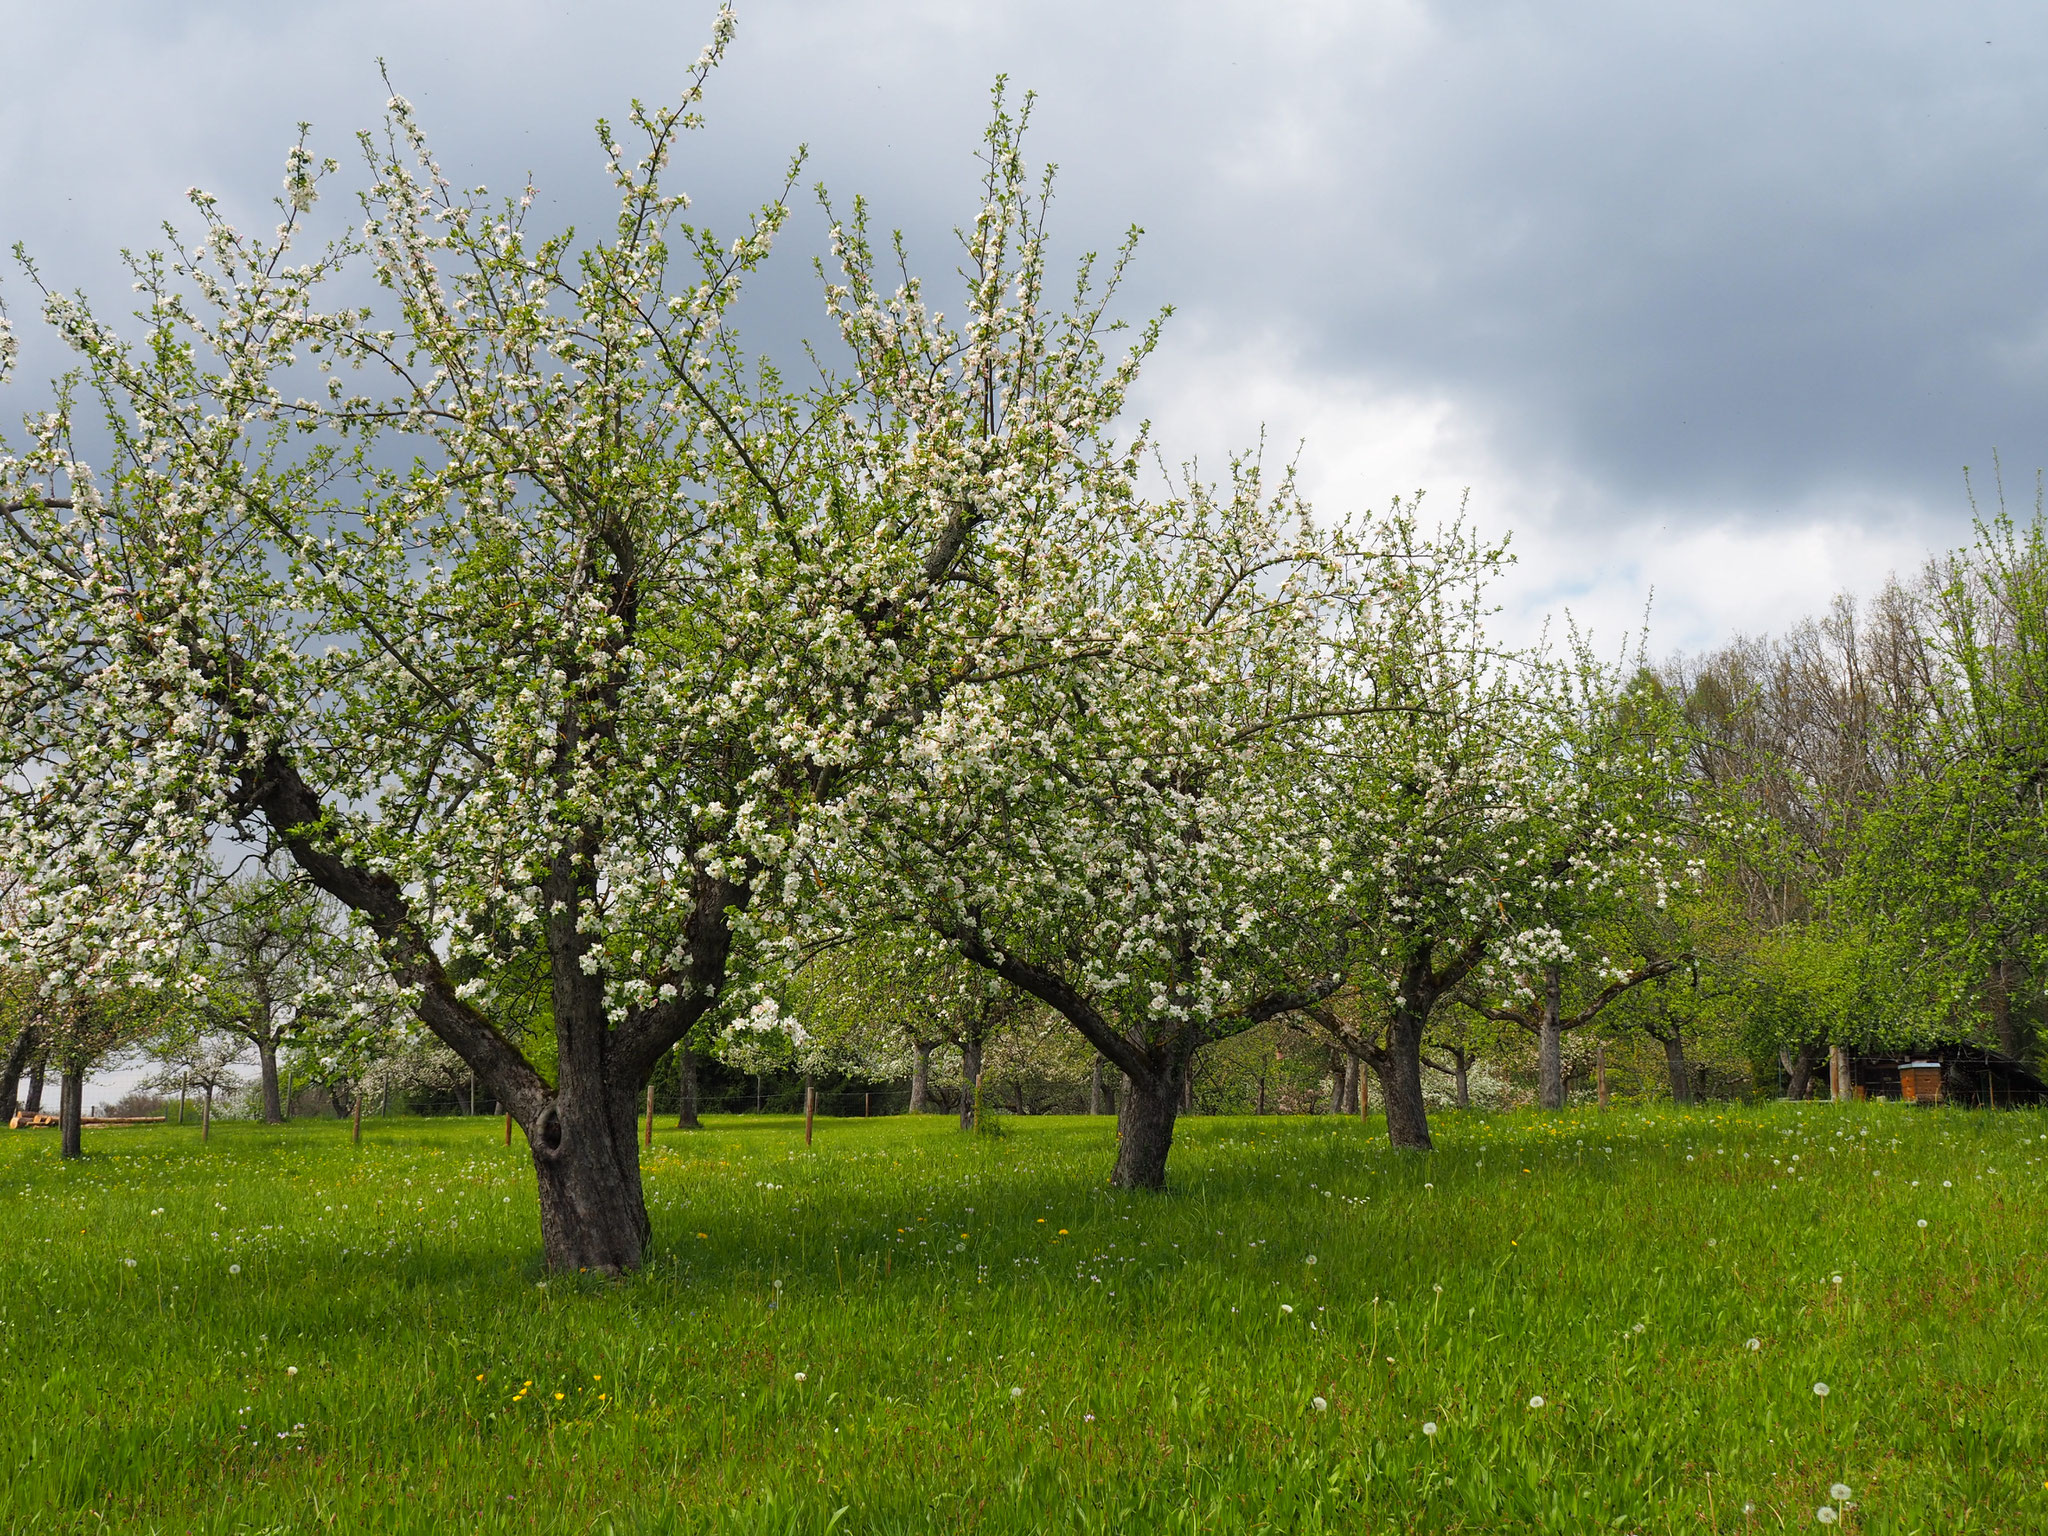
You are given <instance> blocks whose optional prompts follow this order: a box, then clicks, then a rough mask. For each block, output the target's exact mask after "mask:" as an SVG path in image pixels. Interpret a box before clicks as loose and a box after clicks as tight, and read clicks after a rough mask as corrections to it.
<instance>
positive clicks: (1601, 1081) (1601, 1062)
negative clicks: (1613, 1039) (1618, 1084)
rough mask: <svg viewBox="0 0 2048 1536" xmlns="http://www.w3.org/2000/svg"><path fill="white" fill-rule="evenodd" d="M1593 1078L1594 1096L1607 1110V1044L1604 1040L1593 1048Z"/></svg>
mask: <svg viewBox="0 0 2048 1536" xmlns="http://www.w3.org/2000/svg"><path fill="white" fill-rule="evenodd" d="M1593 1077H1594V1084H1593V1093H1594V1096H1595V1097H1596V1098H1597V1099H1598V1100H1599V1103H1600V1107H1601V1108H1602V1109H1605V1108H1606V1107H1607V1042H1606V1041H1604V1040H1603V1041H1602V1042H1601V1043H1600V1044H1598V1045H1596V1046H1594V1047H1593Z"/></svg>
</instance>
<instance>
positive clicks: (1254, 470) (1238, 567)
mask: <svg viewBox="0 0 2048 1536" xmlns="http://www.w3.org/2000/svg"><path fill="white" fill-rule="evenodd" d="M1381 531H1382V530H1379V529H1366V530H1359V529H1354V528H1351V527H1349V526H1344V525H1339V526H1336V527H1319V526H1318V525H1317V524H1316V522H1315V521H1314V520H1313V519H1312V518H1311V517H1310V515H1309V511H1308V509H1307V507H1306V506H1304V505H1303V504H1302V503H1301V502H1300V501H1299V500H1298V499H1297V498H1296V496H1295V494H1294V490H1293V486H1292V483H1291V481H1288V482H1285V483H1283V484H1282V485H1281V486H1280V487H1279V488H1278V489H1277V490H1275V489H1273V488H1271V487H1270V486H1268V485H1267V484H1266V483H1265V481H1264V480H1263V478H1262V476H1261V473H1260V470H1259V467H1258V465H1257V464H1256V463H1255V462H1251V461H1244V462H1240V463H1239V464H1238V466H1237V469H1236V474H1235V476H1234V480H1233V483H1232V484H1231V486H1230V487H1229V488H1228V489H1227V490H1224V491H1220V492H1219V491H1212V490H1210V489H1208V488H1206V487H1204V486H1202V485H1200V484H1198V483H1197V484H1191V485H1190V487H1189V488H1188V491H1187V494H1186V495H1185V496H1184V497H1182V498H1180V499H1179V500H1177V501H1174V502H1171V503H1167V504H1163V505H1149V504H1147V505H1137V506H1133V507H1131V508H1129V509H1127V511H1126V512H1125V513H1124V516H1123V519H1122V524H1121V526H1120V527H1119V528H1117V529H1115V530H1114V537H1113V538H1110V539H1107V540H1105V541H1103V542H1101V543H1099V544H1097V545H1096V546H1095V547H1094V551H1093V559H1092V561H1091V563H1090V564H1089V565H1088V566H1087V567H1086V568H1085V569H1083V570H1080V571H1078V572H1077V573H1076V585H1075V587H1074V590H1073V593H1072V596H1071V599H1070V603H1071V607H1072V611H1073V612H1074V614H1075V615H1076V620H1075V625H1074V628H1073V630H1072V632H1071V635H1070V638H1069V639H1068V640H1067V641H1066V659H1065V662H1064V664H1063V665H1062V666H1061V667H1059V668H1057V669H1041V670H1038V671H1034V672H1031V673H1028V674H1017V675H1012V676H1009V677H1002V678H995V677H991V678H989V679H988V680H986V681H982V682H977V683H975V684H974V685H972V686H967V687H962V688H959V689H956V690H955V691H954V693H953V694H952V696H951V697H950V698H949V699H948V701H947V703H946V706H945V708H944V709H943V710H941V711H937V712H935V713H934V714H933V715H932V716H931V717H929V718H928V719H927V720H926V721H925V722H924V724H923V727H922V729H921V732H920V738H919V745H918V750H917V751H916V753H915V755H914V761H915V763H916V765H917V768H918V770H919V771H918V773H917V774H916V775H914V776H908V777H905V778H903V779H901V780H898V781H894V782H892V783H891V784H890V785H889V787H888V788H887V789H886V790H882V789H880V788H879V787H878V788H877V791H876V793H875V794H874V796H873V797H872V799H871V800H870V801H869V802H868V803H866V804H864V805H863V806H862V807H861V809H862V812H863V819H862V821H861V823H860V825H859V826H858V827H853V828H849V829H848V831H849V833H850V835H849V836H848V837H847V838H846V840H845V841H844V843H843V844H842V845H841V851H842V852H845V853H846V856H847V857H849V858H850V859H852V860H853V861H854V867H853V869H852V870H851V872H849V873H847V874H846V875H845V878H844V884H845V885H846V886H847V887H848V888H849V889H852V890H856V891H858V892H860V893H861V895H862V898H863V899H865V900H871V901H878V902H887V903H890V904H893V907H894V910H896V911H897V912H898V913H900V914H902V915H905V916H915V917H917V918H918V919H920V920H921V921H923V922H925V923H927V924H929V925H930V927H931V928H932V929H933V930H934V931H936V932H937V933H939V934H940V935H942V936H944V937H945V938H946V939H947V940H948V941H949V942H951V943H952V944H954V945H955V946H957V947H958V949H959V951H960V953H961V954H963V955H964V956H966V957H967V958H968V959H969V960H972V961H973V962H975V963H976V964H978V965H981V966H984V967H986V968H987V969H988V970H990V971H993V972H994V973H996V974H997V975H999V976H1001V977H1003V978H1004V979H1005V980H1006V981H1008V982H1010V983H1011V984H1012V985H1014V986H1015V987H1017V988H1018V989H1019V990H1021V991H1023V992H1026V993H1028V994H1030V995H1031V996H1033V997H1035V998H1037V999H1039V1000H1040V1001H1041V1002H1043V1003H1045V1004H1046V1005H1047V1006H1048V1007H1051V1008H1053V1009H1055V1010H1057V1011H1058V1012H1059V1013H1060V1014H1062V1015H1063V1016H1064V1017H1065V1018H1066V1019H1067V1020H1068V1022H1069V1023H1071V1024H1072V1025H1073V1026H1074V1028H1075V1029H1077V1030H1078V1031H1080V1033H1081V1034H1082V1035H1083V1036H1084V1037H1085V1038H1086V1039H1087V1040H1088V1042H1089V1043H1090V1044H1091V1045H1093V1046H1094V1047H1095V1049H1096V1050H1097V1051H1099V1052H1100V1053H1101V1054H1102V1055H1103V1057H1104V1058H1106V1059H1107V1060H1108V1061H1109V1062H1111V1063H1112V1064H1114V1065H1115V1066H1116V1067H1117V1068H1118V1069H1119V1070H1120V1071H1122V1072H1123V1074H1124V1075H1125V1077H1126V1078H1127V1079H1128V1080H1129V1087H1128V1089H1127V1091H1126V1092H1124V1093H1123V1095H1122V1096H1121V1100H1120V1104H1119V1109H1118V1151H1117V1161H1116V1166H1115V1169H1114V1172H1113V1174H1112V1182H1114V1183H1116V1184H1118V1185H1120V1186H1124V1187H1157V1186H1158V1185H1160V1184H1161V1183H1162V1181H1163V1180H1164V1178H1165V1169H1166V1161H1167V1154H1168V1151H1169V1149H1170V1147H1171V1145H1172V1137H1173V1127H1174V1121H1175V1118H1176V1117H1177V1115H1178V1114H1179V1112H1180V1110H1181V1108H1182V1105H1183V1100H1184V1095H1185V1092H1186V1088H1187V1082H1188V1069H1189V1063H1190V1061H1191V1060H1192V1058H1193V1056H1194V1054H1195V1053H1196V1052H1197V1051H1198V1050H1200V1049H1201V1048H1202V1047H1203V1046H1204V1045H1206V1044H1209V1043H1211V1042H1213V1041H1215V1040H1218V1039H1222V1038H1225V1037H1228V1036H1229V1035H1232V1034H1234V1033H1237V1032H1239V1031H1242V1030H1245V1029H1248V1028H1251V1027H1252V1026H1254V1025H1256V1024H1259V1023H1261V1022H1263V1021H1264V1020H1266V1019H1270V1018H1274V1017H1276V1016H1278V1015H1280V1014H1283V1013H1287V1012H1290V1011H1292V1010H1295V1009H1297V1008H1301V1007H1303V1006H1306V1005H1309V1004H1312V1003H1314V1002H1316V1001H1317V1000H1319V999H1321V998H1323V997H1326V996H1328V995H1329V994H1330V993H1331V992H1332V991H1333V990H1334V989H1335V988H1337V987H1338V986H1339V985H1341V984H1342V982H1343V980H1344V975H1345V960H1346V956H1347V954H1348V948H1349V943H1350V940H1349V938H1348V936H1347V929H1348V927H1349V925H1350V922H1351V917H1350V914H1349V912H1348V911H1347V910H1346V909H1345V908H1344V906H1343V904H1342V901H1341V896H1342V891H1341V889H1340V891H1339V893H1338V896H1339V898H1340V899H1339V900H1333V899H1332V895H1331V891H1330V886H1331V884H1332V881H1333V880H1335V881H1337V882H1338V883H1339V884H1340V886H1341V884H1342V882H1343V879H1344V877H1343V875H1342V874H1341V873H1340V872H1336V866H1335V863H1334V860H1335V857H1336V852H1337V850H1336V847H1335V845H1334V844H1333V842H1332V841H1331V839H1330V837H1329V836H1328V831H1329V821H1330V817H1331V814H1332V813H1331V807H1330V796H1331V793H1332V790H1333V785H1332V783H1331V781H1330V780H1329V778H1328V777H1327V769H1328V767H1329V765H1330V764H1331V762H1332V761H1334V759H1332V757H1331V756H1330V754H1329V753H1328V751H1327V750H1326V748H1327V744H1328V742H1329V740H1330V739H1331V737H1332V735H1333V732H1336V731H1338V729H1339V727H1340V726H1341V725H1342V723H1343V722H1344V721H1346V720H1347V719H1350V718H1352V717H1354V716H1360V715H1365V714H1370V713H1373V712H1376V711H1378V710H1381V709H1383V708H1387V707H1390V706H1389V704H1388V702H1387V701H1386V700H1385V699H1384V698H1383V697H1381V695H1380V694H1379V693H1378V692H1377V690H1376V688H1375V687H1374V686H1373V684H1374V679H1373V675H1372V673H1371V670H1370V669H1369V668H1367V667H1363V666H1361V665H1360V664H1359V661H1358V658H1359V657H1360V656H1361V655H1366V656H1370V655H1372V654H1374V653H1376V651H1377V649H1378V647H1379V646H1380V645H1381V644H1382V643H1384V639H1385V628H1386V624H1387V622H1388V620H1387V615H1388V614H1389V613H1392V612H1396V611H1398V609H1399V607H1400V602H1401V599H1400V595H1399V593H1398V591H1397V590H1396V589H1394V588H1392V587H1390V586H1389V585H1388V584H1386V583H1385V582H1383V581H1376V580H1373V579H1370V578H1373V577H1377V576H1379V575H1380V574H1381V573H1382V572H1383V569H1384V568H1385V563H1384V562H1377V561H1372V560H1367V559H1365V558H1363V557H1362V556H1361V553H1360V547H1359V545H1358V543H1357V541H1358V540H1359V539H1360V538H1361V537H1364V536H1365V535H1367V534H1377V533H1379V532H1381ZM1400 537H1402V538H1405V539H1406V540H1407V541H1408V543H1407V550H1408V553H1409V555H1410V556H1412V557H1413V558H1414V559H1415V560H1416V561H1418V562H1426V561H1427V560H1429V559H1433V558H1435V552H1434V551H1432V550H1429V549H1427V548H1426V547H1425V546H1423V545H1422V544H1421V543H1419V542H1417V541H1416V540H1415V537H1414V532H1413V530H1412V529H1408V530H1406V531H1405V532H1404V533H1403V534H1402V535H1400ZM1410 574H1411V576H1412V575H1413V574H1414V573H1410ZM1391 707H1409V706H1406V705H1397V706H1391ZM819 878H820V880H821V882H823V883H830V881H831V879H832V875H831V873H830V872H829V871H821V872H820V877H819Z"/></svg>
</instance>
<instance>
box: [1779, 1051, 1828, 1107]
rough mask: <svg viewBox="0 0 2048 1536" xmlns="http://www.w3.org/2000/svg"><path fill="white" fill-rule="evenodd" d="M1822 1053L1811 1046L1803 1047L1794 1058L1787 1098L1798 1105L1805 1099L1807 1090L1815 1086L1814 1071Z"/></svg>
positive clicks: (1787, 1087)
mask: <svg viewBox="0 0 2048 1536" xmlns="http://www.w3.org/2000/svg"><path fill="white" fill-rule="evenodd" d="M1819 1057H1820V1053H1819V1052H1818V1051H1817V1050H1815V1049H1814V1047H1812V1046H1810V1045H1802V1046H1801V1047H1800V1048H1799V1053H1798V1054H1797V1055H1796V1056H1794V1057H1793V1058H1792V1064H1791V1069H1790V1077H1791V1081H1789V1082H1788V1083H1786V1084H1785V1097H1786V1098H1788V1099H1790V1100H1792V1102H1793V1103H1795V1104H1796V1103H1798V1102H1799V1101H1800V1100H1801V1099H1804V1098H1805V1097H1806V1094H1807V1090H1808V1089H1810V1088H1811V1087H1812V1086H1813V1069H1814V1065H1815V1063H1816V1062H1817V1061H1818V1060H1819Z"/></svg>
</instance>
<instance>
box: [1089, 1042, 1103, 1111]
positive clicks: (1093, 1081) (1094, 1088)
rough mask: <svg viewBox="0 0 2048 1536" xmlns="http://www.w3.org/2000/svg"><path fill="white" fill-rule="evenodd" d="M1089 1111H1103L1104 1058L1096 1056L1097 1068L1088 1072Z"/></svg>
mask: <svg viewBox="0 0 2048 1536" xmlns="http://www.w3.org/2000/svg"><path fill="white" fill-rule="evenodd" d="M1088 1113H1089V1114H1091V1115H1099V1114H1101V1113H1102V1058H1101V1057H1100V1056H1098V1057H1096V1058H1095V1069H1094V1070H1093V1071H1092V1072H1090V1073H1089V1074H1088Z"/></svg>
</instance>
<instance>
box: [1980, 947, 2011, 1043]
mask: <svg viewBox="0 0 2048 1536" xmlns="http://www.w3.org/2000/svg"><path fill="white" fill-rule="evenodd" d="M1985 991H1986V992H1987V993H1988V994H1989V997H1988V1001H1989V1002H1990V1004H1991V1028H1992V1032H1993V1033H1994V1034H1996V1035H1997V1036H1998V1049H1999V1050H2000V1051H2001V1052H2002V1053H2003V1054H2005V1055H2007V1056H2018V1055H2019V1053H2020V1032H2019V1029H2018V1027H2017V1026H2016V1025H2015V1024H2014V1023H2013V1018H2012V962H2011V961H2010V960H2009V959H2007V958H2006V957H2005V956H2004V955H2000V956H1999V957H1998V958H1997V959H1996V960H1994V961H1992V962H1991V976H1990V978H1989V980H1988V981H1987V982H1986V983H1985Z"/></svg>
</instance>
